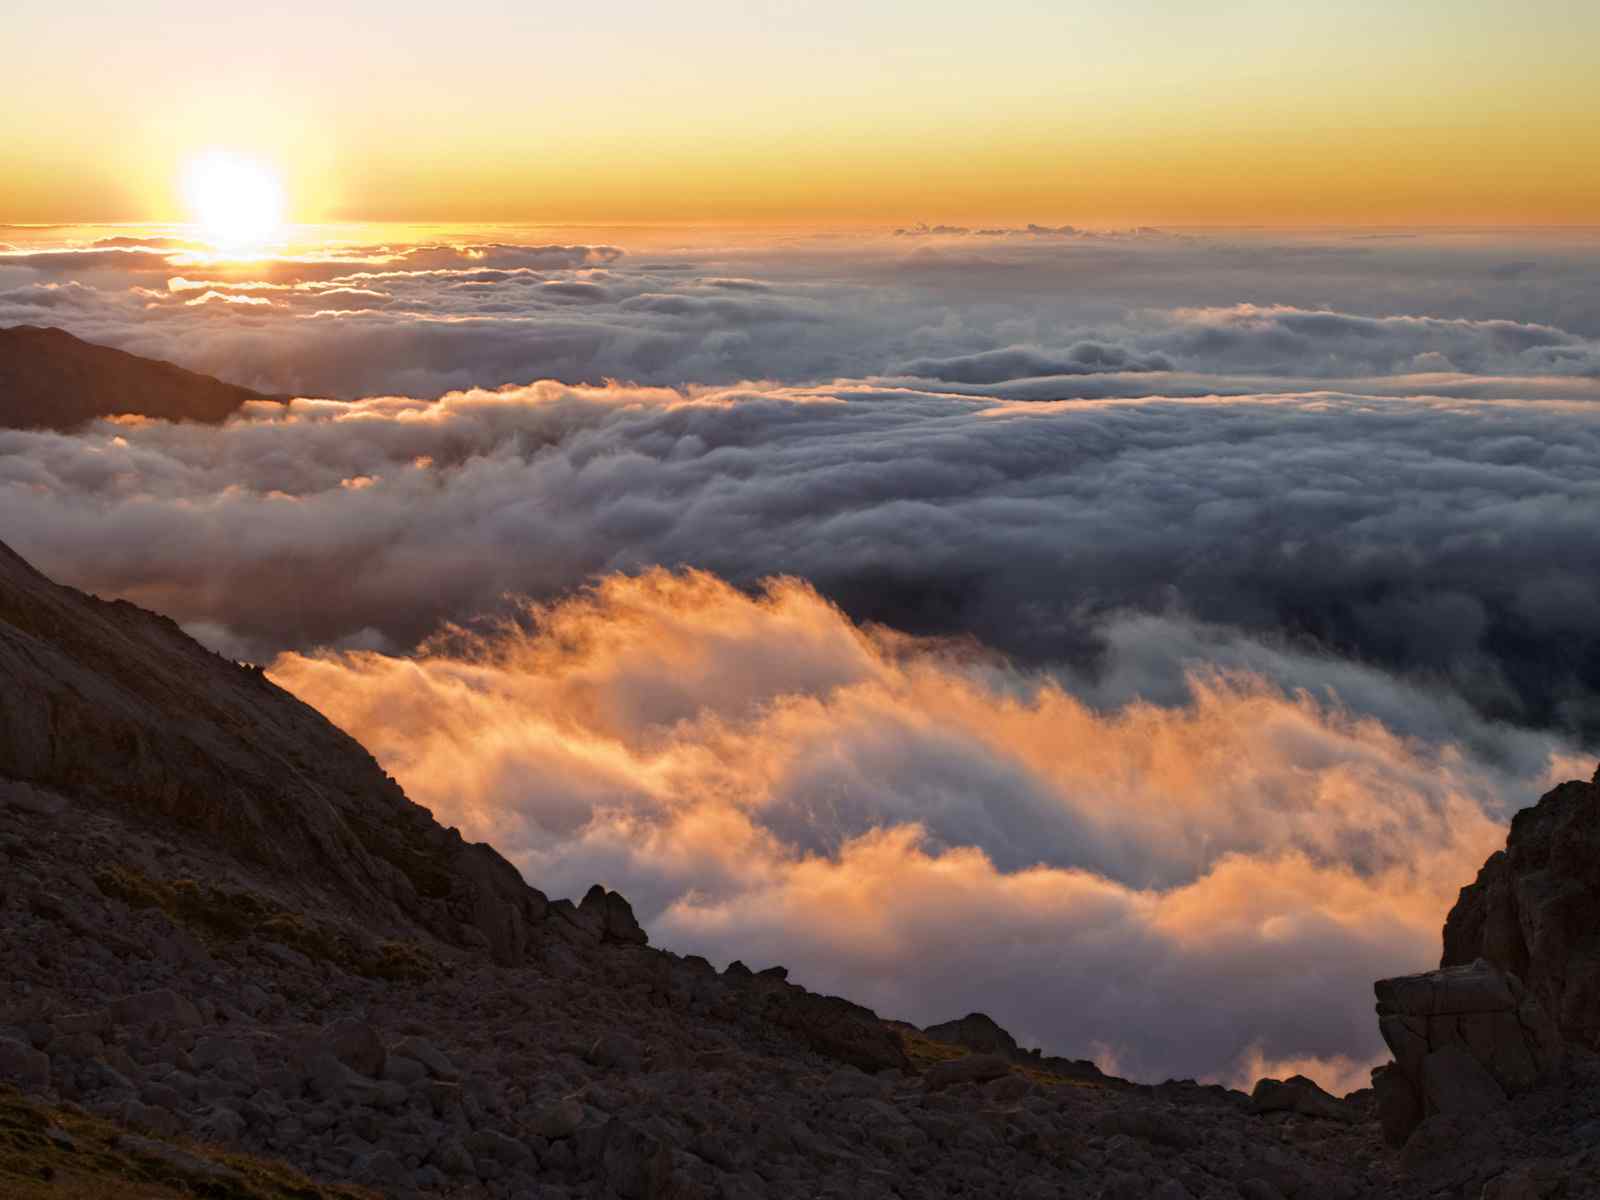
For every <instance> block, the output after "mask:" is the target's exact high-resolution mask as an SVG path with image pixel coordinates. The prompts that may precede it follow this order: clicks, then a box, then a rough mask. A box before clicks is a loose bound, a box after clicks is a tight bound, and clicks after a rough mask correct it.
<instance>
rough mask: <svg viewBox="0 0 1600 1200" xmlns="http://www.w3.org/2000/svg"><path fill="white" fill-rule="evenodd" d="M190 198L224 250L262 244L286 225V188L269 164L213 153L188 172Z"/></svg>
mask: <svg viewBox="0 0 1600 1200" xmlns="http://www.w3.org/2000/svg"><path fill="white" fill-rule="evenodd" d="M183 191H184V197H185V199H186V200H187V201H188V204H189V211H190V213H191V214H192V215H193V217H194V219H195V221H196V222H197V223H198V224H199V225H200V227H201V228H202V229H203V230H204V231H205V234H206V236H207V237H208V238H209V239H211V240H212V241H213V242H215V243H216V244H217V246H218V247H219V248H220V249H227V250H241V249H248V248H251V247H255V246H259V245H260V244H261V243H263V242H265V241H267V240H268V239H269V238H271V237H272V235H273V234H275V233H276V232H277V231H278V227H279V226H280V225H281V224H282V223H283V185H282V184H281V183H280V182H279V181H278V176H277V173H276V172H275V171H274V170H273V169H272V168H271V167H270V166H269V165H267V164H266V163H263V162H261V161H259V160H257V159H253V158H249V157H246V156H244V155H240V154H233V153H229V152H226V151H213V152H211V153H209V154H206V155H203V156H201V157H199V158H196V159H194V160H192V161H191V162H190V163H189V165H188V167H187V168H186V169H185V171H184V187H183Z"/></svg>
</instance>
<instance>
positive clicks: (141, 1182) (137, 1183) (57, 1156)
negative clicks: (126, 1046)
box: [0, 1087, 377, 1200]
mask: <svg viewBox="0 0 1600 1200" xmlns="http://www.w3.org/2000/svg"><path fill="white" fill-rule="evenodd" d="M0 1196H5V1197H6V1198H7V1200H112V1198H113V1197H114V1198H115V1200H179V1198H189V1197H203V1198H205V1200H377V1197H376V1194H375V1193H373V1192H369V1191H367V1190H366V1189H364V1188H357V1187H351V1186H347V1185H334V1184H322V1183H316V1182H314V1181H312V1180H310V1179H308V1178H306V1177H305V1176H304V1175H302V1174H300V1172H298V1171H296V1170H294V1169H293V1168H292V1167H290V1166H288V1165H287V1164H285V1163H281V1162H275V1161H273V1160H271V1159H264V1158H255V1157H253V1156H251V1155H247V1154H236V1153H232V1152H229V1151H222V1150H218V1149H216V1148H214V1147H209V1146H203V1145H198V1144H195V1143H192V1142H176V1141H169V1140H166V1139H161V1138H148V1137H143V1136H139V1137H129V1136H128V1135H127V1134H126V1131H124V1130H122V1129H121V1128H119V1127H118V1126H116V1125H115V1124H113V1123H112V1122H110V1121H104V1120H101V1119H100V1118H98V1117H88V1116H80V1115H78V1114H76V1113H71V1112H67V1111H65V1110H62V1109H56V1108H52V1107H49V1106H47V1105H43V1104H39V1103H36V1102H35V1101H32V1100H29V1099H26V1098H25V1097H23V1096H21V1095H19V1094H18V1093H17V1092H15V1091H13V1090H12V1089H10V1088H4V1087H0Z"/></svg>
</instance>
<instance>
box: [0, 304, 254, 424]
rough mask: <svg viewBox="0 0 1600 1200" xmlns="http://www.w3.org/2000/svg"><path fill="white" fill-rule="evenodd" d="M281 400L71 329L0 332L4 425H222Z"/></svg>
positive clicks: (0, 419) (31, 327)
mask: <svg viewBox="0 0 1600 1200" xmlns="http://www.w3.org/2000/svg"><path fill="white" fill-rule="evenodd" d="M275 399H278V398H277V397H273V396H264V395H262V394H261V393H260V392H253V391H251V390H250V389H249V388H246V387H239V386H238V385H237V384H232V383H223V382H222V381H221V380H220V379H213V378H212V377H211V376H209V375H201V374H198V373H196V372H194V371H186V370H184V369H183V368H182V367H179V366H175V365H173V364H172V363H169V362H162V361H160V360H159V359H154V358H141V357H140V356H139V355H137V354H129V353H127V352H126V351H123V350H113V349H112V348H111V347H109V346H99V345H96V344H95V343H93V342H86V341H84V340H83V339H82V338H79V337H74V336H73V335H72V334H70V333H68V332H66V330H64V329H54V328H48V327H43V328H42V327H40V326H37V325H13V326H11V327H9V328H6V329H0V426H4V427H8V428H12V429H56V430H67V429H72V428H74V427H75V426H78V425H82V424H83V423H84V422H86V421H92V420H94V419H95V418H96V417H113V416H122V415H124V414H133V415H137V416H142V417H158V418H161V419H163V420H168V421H206V422H218V421H224V420H226V419H227V418H228V417H229V415H231V414H232V413H234V412H237V411H238V409H239V407H240V406H241V405H243V404H245V403H247V402H249V401H251V400H275Z"/></svg>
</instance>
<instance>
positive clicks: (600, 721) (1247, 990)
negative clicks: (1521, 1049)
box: [271, 571, 1577, 1081]
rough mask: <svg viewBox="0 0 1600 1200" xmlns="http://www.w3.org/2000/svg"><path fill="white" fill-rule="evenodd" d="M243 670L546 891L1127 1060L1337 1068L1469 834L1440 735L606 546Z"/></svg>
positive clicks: (1454, 884) (810, 974)
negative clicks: (411, 644)
mask: <svg viewBox="0 0 1600 1200" xmlns="http://www.w3.org/2000/svg"><path fill="white" fill-rule="evenodd" d="M271 673H272V676H273V678H274V679H275V680H276V681H278V682H279V683H280V684H282V685H284V686H286V687H288V688H289V689H290V690H292V691H294V692H296V693H297V694H299V695H300V696H302V697H303V698H304V699H306V700H307V701H309V702H310V703H312V704H314V705H316V706H317V707H319V708H320V709H322V710H323V711H324V712H326V713H328V714H329V715H330V716H331V717H332V719H333V720H335V721H336V722H337V723H339V724H340V725H342V726H343V727H344V728H346V729H348V730H349V731H351V732H352V733H353V734H355V736H356V737H357V738H359V739H360V740H362V741H363V742H364V743H365V744H366V745H367V746H369V747H370V748H371V749H372V750H373V751H374V753H375V754H376V755H377V756H378V758H379V760H380V761H381V762H382V763H383V764H384V765H385V767H386V768H388V769H389V770H391V771H392V772H394V773H395V775H396V776H397V778H399V779H400V781H401V783H402V784H403V785H404V786H405V787H406V789H407V791H408V792H409V793H410V794H411V795H412V796H413V797H414V798H415V799H417V800H418V801H419V802H421V803H423V804H426V805H428V806H429V807H431V808H433V809H434V811H435V813H436V815H437V816H438V817H439V818H440V819H442V820H444V821H445V822H447V823H453V824H458V825H460V826H461V827H462V829H463V832H464V833H466V834H467V835H468V836H469V837H473V838H483V839H487V840H490V841H492V842H493V843H494V844H495V845H497V846H498V847H500V848H501V849H502V850H503V851H504V852H506V853H507V854H508V855H509V856H510V857H511V858H512V859H513V860H514V861H516V862H517V863H518V864H519V865H520V866H521V867H522V869H523V871H524V873H525V874H526V875H527V876H528V878H529V879H531V880H533V881H534V882H535V883H538V884H540V885H541V886H544V887H546V888H549V889H550V890H552V891H553V892H555V893H557V894H562V893H568V892H572V891H573V890H574V889H576V888H579V887H581V886H583V885H584V884H585V883H586V882H587V881H589V880H591V879H595V878H599V879H603V880H605V881H606V882H607V883H608V885H610V886H612V887H619V888H622V889H623V890H624V891H625V892H626V893H627V894H628V895H629V896H630V898H632V899H633V900H634V902H635V904H636V906H638V907H639V908H640V910H641V911H642V912H643V913H644V914H646V916H647V918H648V920H649V922H650V925H651V928H652V930H653V932H654V933H655V935H656V937H657V940H659V941H662V942H665V943H666V944H668V945H670V946H673V947H674V948H677V949H680V950H684V951H695V952H702V953H706V954H708V955H710V956H712V957H715V958H721V959H724V960H726V959H727V958H730V957H733V956H742V957H744V958H746V959H753V960H754V961H755V963H756V964H757V965H765V964H766V963H769V962H782V963H784V964H785V965H788V966H790V967H791V968H792V969H794V971H795V972H796V975H797V977H799V978H801V979H802V980H804V981H805V982H806V983H808V984H809V985H811V986H814V987H821V988H825V989H829V990H839V991H842V992H845V993H846V994H849V995H852V996H856V997H858V998H861V999H863V1000H865V1001H867V1002H869V1003H872V1004H875V1005H876V1006H878V1007H879V1008H881V1009H883V1010H885V1011H886V1012H888V1013H891V1014H893V1015H896V1016H905V1017H909V1018H912V1019H915V1020H918V1021H932V1020H936V1019H943V1018H946V1017H950V1016H953V1015H960V1014H961V1013H964V1012H966V1011H968V1010H970V1009H973V1008H986V1009H988V1010H990V1011H991V1012H993V1013H994V1015H996V1016H997V1017H998V1018H999V1019H1000V1020H1002V1022H1003V1023H1005V1024H1007V1025H1009V1026H1011V1027H1013V1028H1014V1029H1016V1030H1017V1032H1018V1033H1019V1034H1021V1035H1023V1036H1024V1037H1026V1038H1027V1039H1029V1040H1031V1041H1034V1042H1039V1043H1043V1044H1044V1045H1046V1046H1047V1047H1049V1048H1051V1049H1053V1050H1057V1051H1062V1052H1069V1053H1078V1054H1089V1053H1091V1052H1093V1051H1094V1050H1095V1047H1097V1046H1098V1047H1102V1048H1109V1050H1110V1052H1111V1053H1112V1054H1114V1055H1115V1058H1116V1061H1117V1062H1118V1064H1119V1065H1120V1066H1121V1067H1122V1068H1123V1069H1125V1070H1130V1071H1134V1072H1135V1073H1139V1074H1143V1075H1149V1074H1151V1073H1179V1074H1201V1075H1208V1076H1217V1077H1221V1078H1226V1079H1229V1080H1230V1081H1236V1080H1237V1079H1238V1078H1240V1077H1242V1075H1243V1073H1244V1072H1245V1071H1246V1070H1252V1069H1257V1068H1258V1067H1259V1063H1260V1060H1261V1058H1262V1056H1265V1057H1266V1058H1269V1059H1274V1060H1277V1059H1283V1060H1288V1059H1294V1060H1304V1061H1310V1062H1314V1063H1317V1064H1322V1065H1323V1066H1324V1067H1325V1068H1326V1069H1325V1070H1324V1074H1327V1075H1328V1076H1329V1077H1330V1078H1332V1077H1334V1076H1339V1077H1340V1078H1343V1077H1344V1076H1348V1074H1349V1069H1350V1062H1352V1061H1356V1062H1359V1061H1362V1060H1364V1059H1366V1058H1368V1057H1371V1056H1373V1055H1375V1054H1376V1053H1377V1052H1378V1050H1379V1046H1378V1043H1377V1039H1376V1034H1375V1031H1374V1030H1373V1029H1372V1027H1371V1026H1372V1022H1371V1019H1370V1008H1371V996H1370V981H1371V979H1373V978H1375V977H1377V976H1378V975H1381V974H1384V973H1387V972H1391V971H1399V970H1404V969H1408V968H1411V967H1416V966H1421V965H1425V964H1427V963H1428V962H1429V961H1430V960H1431V959H1433V958H1434V957H1435V956H1436V955H1437V953H1438V939H1439V926H1440V922H1441V919H1442V914H1443V912H1444V911H1445V909H1446V908H1447V907H1448V905H1449V903H1450V901H1451V899H1452V898H1453V896H1454V894H1455V891H1456V889H1457V888H1459V887H1460V886H1461V884H1462V882H1463V881H1464V880H1467V879H1470V878H1471V876H1472V874H1473V872H1474V871H1475V869H1476V867H1477V865H1478V864H1479V863H1480V862H1481V861H1482V859H1483V858H1484V857H1485V856H1486V855H1487V854H1488V853H1489V852H1490V851H1491V850H1492V849H1493V848H1494V847H1495V845H1496V844H1498V842H1499V841H1500V840H1501V839H1502V838H1503V836H1504V827H1503V825H1502V824H1501V823H1500V822H1499V821H1498V820H1497V819H1495V818H1493V817H1491V816H1490V815H1489V813H1490V811H1491V810H1497V809H1498V808H1499V806H1500V805H1501V804H1502V802H1503V799H1502V797H1501V796H1500V795H1498V794H1497V789H1498V788H1501V787H1505V786H1508V785H1509V780H1506V779H1505V778H1504V777H1503V776H1500V775H1499V774H1498V772H1497V771H1496V770H1495V768H1493V767H1492V766H1491V765H1489V764H1487V763H1486V762H1484V761H1482V760H1479V759H1476V758H1475V757H1473V756H1472V755H1471V754H1469V753H1466V752H1464V751H1463V749H1462V748H1460V747H1458V746H1455V745H1451V744H1436V743H1429V742H1425V741H1421V740H1417V739H1413V738H1405V737H1401V736H1398V735H1396V734H1395V733H1394V732H1392V731H1391V730H1389V729H1388V728H1386V727H1385V726H1384V725H1383V724H1381V723H1380V722H1378V721H1377V720H1374V719H1372V718H1363V717H1360V716H1357V715H1354V714H1351V713H1348V712H1345V711H1342V710H1341V709H1340V708H1338V707H1336V706H1334V705H1330V704H1326V703H1319V702H1316V701H1313V700H1311V699H1310V698H1309V697H1307V696H1305V695H1294V694H1290V693H1285V692H1284V691H1282V690H1280V689H1278V688H1276V687H1274V686H1273V685H1271V684H1269V683H1267V682H1266V681H1265V680H1263V679H1261V678H1260V677H1256V676H1252V675H1248V674H1238V673H1233V674H1215V673H1206V672H1204V671H1202V672H1201V673H1199V674H1195V675H1192V676H1191V678H1190V680H1189V684H1188V699H1187V700H1186V701H1185V702H1183V703H1181V704H1178V705H1176V706H1170V707H1168V706H1155V705H1150V704H1145V703H1131V704H1127V705H1124V706H1121V707H1118V708H1113V709H1109V710H1104V711H1101V710H1097V709H1095V708H1092V707H1090V706H1088V705H1087V704H1085V703H1084V702H1083V701H1082V700H1080V699H1079V698H1077V697H1075V696H1074V695H1072V694H1071V693H1070V692H1068V691H1066V690H1064V689H1063V688H1062V687H1061V686H1060V685H1059V684H1058V683H1057V682H1056V681H1055V680H1054V679H1053V678H1052V677H1051V676H1050V675H1048V674H1038V673H1030V672H1019V671H1016V670H1013V669H1011V668H1008V667H1007V666H1006V665H1005V664H1004V663H1002V662H1000V661H998V660H995V659H992V658H990V657H988V656H986V655H984V654H982V653H978V652H976V651H975V650H974V649H973V648H971V647H952V646H947V645H944V644H941V643H923V642H918V641H916V640H912V639H907V638H905V637H904V636H902V635H897V634H894V633H892V632H889V631H886V630H871V629H866V630H864V629H860V628H857V627H855V626H853V625H852V624H851V623H850V622H849V621H848V620H846V619H845V618H844V617H843V616H842V614H841V613H840V612H839V611H838V610H837V609H836V608H834V607H833V606H831V605H829V604H828V603H827V602H825V601H824V600H822V599H821V598H820V597H819V596H818V595H817V594H816V593H815V592H814V591H813V590H812V589H810V588H809V587H807V586H805V585H803V584H800V583H798V582H795V581H777V582H774V583H771V584H769V585H768V586H767V587H766V589H765V590H764V591H762V592H761V593H759V594H757V595H755V596H749V595H746V594H744V593H741V592H739V591H736V590H735V589H733V588H731V587H729V586H728V585H727V584H725V583H723V582H721V581H719V580H717V579H715V578H713V577H711V576H708V575H703V574H692V573H691V574H680V575H672V574H667V573H665V572H660V571H657V572H651V573H647V574H645V575H643V576H639V577H620V576H613V577H610V578H608V579H606V580H604V581H603V582H601V583H600V584H599V585H598V587H597V588H596V589H595V590H594V591H592V592H590V593H588V594H586V595H584V596H581V597H577V598H574V599H572V600H569V601H566V602H563V603H560V604H556V605H552V606H547V607H542V608H537V609H534V610H531V611H530V612H529V613H528V614H527V619H526V620H525V621H523V622H519V623H518V624H517V625H514V626H506V627H503V628H501V629H500V630H498V631H494V632H489V633H480V634H476V635H473V634H467V633H465V632H463V631H456V632H454V633H452V634H448V635H446V636H445V637H443V638H441V639H440V640H439V641H437V642H436V643H434V644H433V645H432V646H430V647H429V648H428V649H426V650H425V651H424V652H423V653H422V654H421V655H420V656H419V657H417V658H392V657H387V656H384V655H380V654H375V653H370V652H356V653H350V654H344V655H333V654H328V655H319V656H312V657H306V656H300V655H288V656H285V657H283V658H281V659H279V660H278V662H277V663H276V664H274V666H273V667H272V670H271ZM1576 765H1577V764H1576V762H1575V761H1574V760H1570V759H1568V760H1561V759H1557V760H1553V761H1552V762H1551V763H1549V764H1548V766H1549V767H1550V768H1551V769H1553V770H1555V771H1557V772H1559V771H1561V770H1566V769H1575V768H1576ZM1541 782H1543V780H1542V779H1533V780H1528V781H1526V784H1527V785H1537V784H1538V783H1541ZM1341 1056H1342V1057H1341ZM1341 1071H1342V1072H1343V1073H1344V1075H1343V1076H1340V1075H1339V1073H1340V1072H1341Z"/></svg>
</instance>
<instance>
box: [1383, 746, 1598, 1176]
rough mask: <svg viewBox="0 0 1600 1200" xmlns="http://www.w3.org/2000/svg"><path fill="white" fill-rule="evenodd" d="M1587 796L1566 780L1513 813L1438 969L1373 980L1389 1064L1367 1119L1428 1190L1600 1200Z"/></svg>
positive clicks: (1592, 869) (1590, 808)
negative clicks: (1594, 1199) (1374, 1116)
mask: <svg viewBox="0 0 1600 1200" xmlns="http://www.w3.org/2000/svg"><path fill="white" fill-rule="evenodd" d="M1596 777H1597V781H1600V771H1597V772H1596ZM1597 802H1600V786H1597V782H1590V783H1579V782H1572V783H1564V784H1562V785H1560V786H1559V787H1557V788H1555V789H1553V790H1552V791H1550V792H1548V793H1546V794H1545V795H1544V796H1543V797H1542V798H1541V799H1540V800H1539V802H1538V803H1537V804H1536V805H1534V806H1533V807H1531V808H1527V809H1524V810H1523V811H1521V812H1519V813H1518V814H1517V815H1516V816H1515V817H1514V818H1513V820H1512V823H1511V833H1510V836H1509V838H1508V840H1507V847H1506V849H1505V850H1503V851H1500V852H1497V853H1496V854H1494V855H1492V856H1491V857H1490V859H1489V860H1488V862H1487V863H1485V864H1484V867H1483V869H1482V870H1481V871H1480V872H1479V874H1478V878H1477V881H1476V882H1475V883H1472V884H1470V885H1468V886H1467V887H1464V888H1463V889H1462V890H1461V895H1460V898H1459V899H1458V900H1457V902H1456V905H1455V907H1454V908H1453V909H1452V910H1451V912H1450V915H1449V918H1448V919H1447V921H1446V923H1445V929H1444V957H1443V966H1442V967H1441V968H1440V969H1439V970H1437V971H1429V972H1425V973H1423V974H1420V975H1411V976H1404V977H1401V978H1396V979H1383V980H1379V981H1378V982H1377V984H1376V985H1375V990H1376V992H1377V996H1378V1017H1379V1028H1380V1030H1381V1032H1382V1034H1383V1037H1384V1040H1385V1041H1386V1042H1387V1043H1388V1045H1389V1048H1390V1050H1391V1051H1392V1052H1393V1053H1394V1056H1395V1061H1394V1062H1392V1063H1389V1064H1388V1065H1386V1066H1384V1067H1380V1068H1379V1069H1378V1070H1377V1071H1375V1072H1374V1074H1373V1085H1374V1098H1375V1101H1376V1108H1377V1112H1378V1117H1379V1120H1380V1122H1381V1124H1382V1126H1383V1129H1384V1133H1385V1136H1386V1138H1387V1140H1388V1141H1389V1143H1390V1144H1391V1145H1398V1146H1403V1149H1402V1150H1401V1155H1400V1162H1401V1165H1402V1167H1403V1168H1404V1169H1405V1170H1406V1171H1407V1173H1408V1174H1409V1175H1410V1176H1411V1177H1412V1178H1414V1179H1417V1180H1418V1181H1419V1182H1427V1183H1430V1184H1431V1185H1432V1186H1433V1187H1434V1189H1435V1194H1436V1195H1441V1196H1442V1195H1460V1196H1470V1197H1481V1198H1482V1200H1545V1198H1553V1197H1569V1196H1590V1195H1600V1150H1597V1149H1596V1142H1597V1139H1600V1055H1596V1054H1595V1053H1594V1049H1595V1045H1596V1033H1597V1023H1596V1019H1595V1014H1596V1011H1597V1010H1596V1006H1597V1004H1600V987H1597V983H1600V975H1597V970H1596V962H1597V960H1596V953H1597V942H1600V903H1597V901H1600V803H1597Z"/></svg>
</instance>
